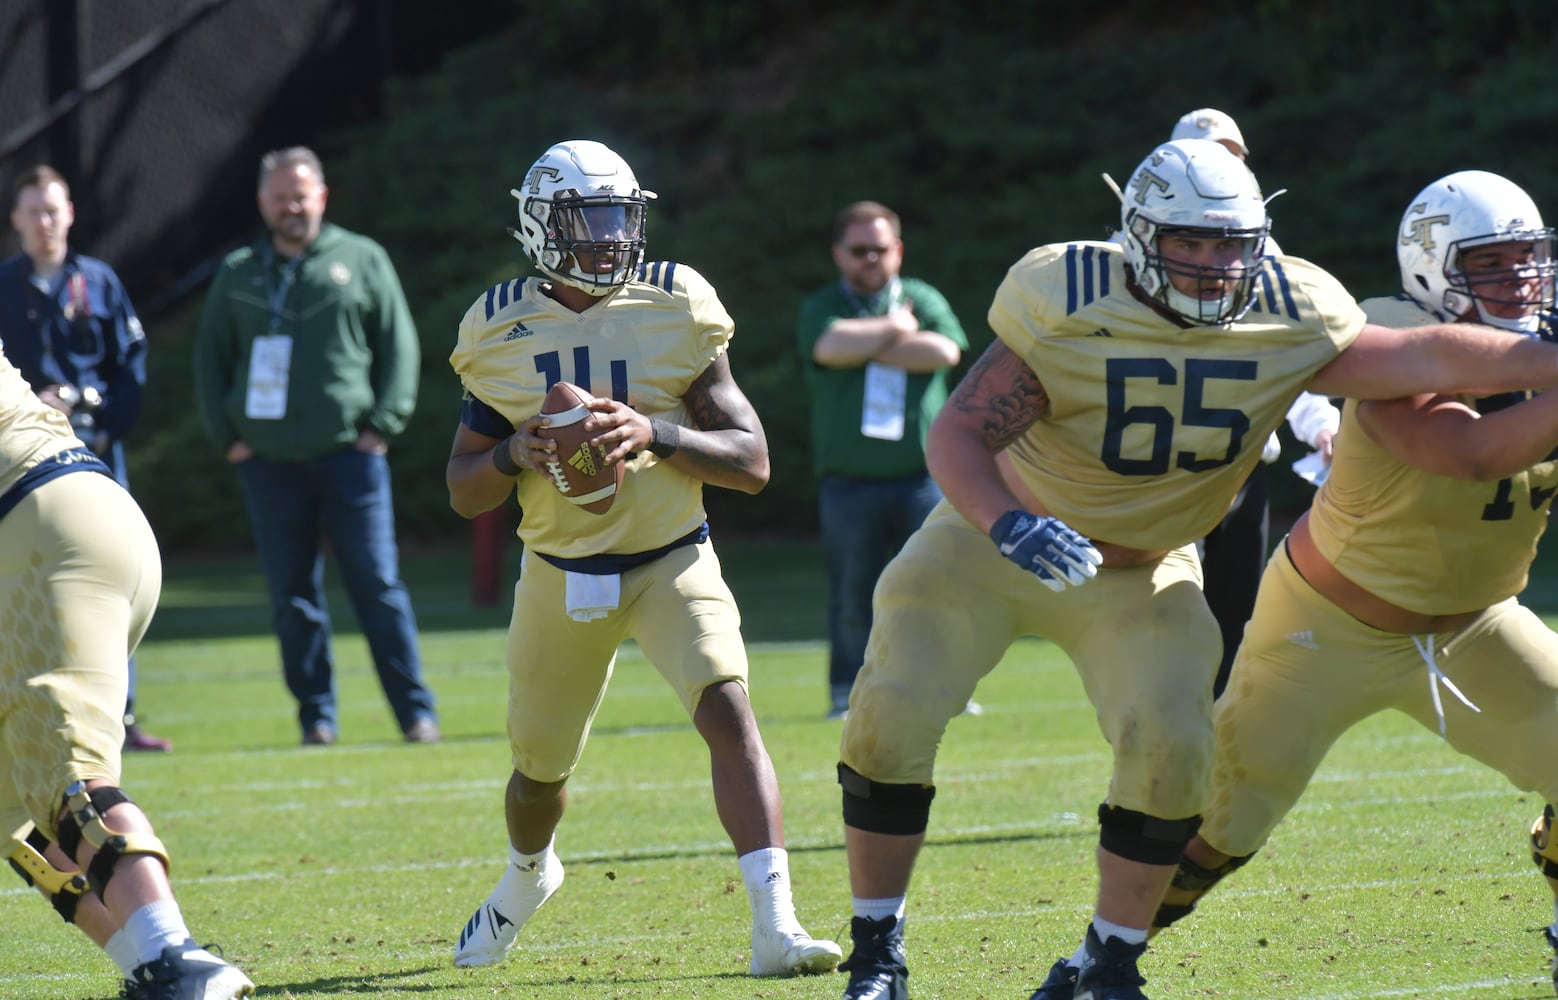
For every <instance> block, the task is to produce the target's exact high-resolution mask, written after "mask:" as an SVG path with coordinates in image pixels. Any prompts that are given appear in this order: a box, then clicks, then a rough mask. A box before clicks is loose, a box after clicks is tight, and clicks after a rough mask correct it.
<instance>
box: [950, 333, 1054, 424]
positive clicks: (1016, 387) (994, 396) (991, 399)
mask: <svg viewBox="0 0 1558 1000" xmlns="http://www.w3.org/2000/svg"><path fill="white" fill-rule="evenodd" d="M948 405H950V406H955V407H957V408H958V409H959V410H961V411H962V412H964V413H970V414H974V415H976V416H978V417H979V418H980V422H981V425H982V428H983V432H984V441H985V444H986V445H987V446H988V447H989V448H990V450H991V451H992V452H994V451H1000V450H1001V449H1002V448H1005V447H1006V446H1007V445H1009V444H1011V443H1012V442H1013V441H1015V440H1017V439H1018V438H1019V437H1021V436H1022V432H1023V431H1025V430H1027V429H1028V428H1029V427H1030V426H1032V425H1033V422H1034V421H1036V420H1038V419H1039V418H1040V417H1043V416H1045V415H1047V414H1048V413H1049V393H1047V392H1045V391H1044V384H1043V383H1042V382H1040V381H1039V377H1038V375H1036V374H1034V372H1033V369H1032V368H1029V367H1028V366H1027V365H1026V364H1024V363H1023V360H1022V359H1021V358H1019V357H1018V356H1017V355H1015V354H1013V353H1012V350H1011V348H1009V347H1007V346H1006V345H1005V344H1003V343H1002V342H1001V341H999V340H997V341H995V342H994V343H992V344H991V345H990V347H989V349H988V350H986V351H985V353H984V354H982V355H981V356H980V358H979V360H978V361H976V362H974V366H973V367H972V368H970V369H969V371H968V374H967V375H965V376H964V377H963V381H961V382H959V383H958V387H957V389H956V390H955V391H954V392H953V394H952V398H951V399H950V400H949V401H948Z"/></svg>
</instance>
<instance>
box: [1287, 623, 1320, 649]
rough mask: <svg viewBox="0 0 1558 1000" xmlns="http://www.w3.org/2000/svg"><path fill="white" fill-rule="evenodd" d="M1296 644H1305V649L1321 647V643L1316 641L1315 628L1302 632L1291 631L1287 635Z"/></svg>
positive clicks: (1289, 640) (1288, 639)
mask: <svg viewBox="0 0 1558 1000" xmlns="http://www.w3.org/2000/svg"><path fill="white" fill-rule="evenodd" d="M1285 638H1286V639H1287V641H1288V642H1291V643H1292V644H1293V645H1295V646H1303V647H1304V648H1305V649H1319V648H1320V644H1319V643H1318V642H1315V633H1314V630H1313V629H1307V628H1306V629H1304V630H1303V631H1302V632H1289V633H1288V634H1287V636H1286V637H1285Z"/></svg>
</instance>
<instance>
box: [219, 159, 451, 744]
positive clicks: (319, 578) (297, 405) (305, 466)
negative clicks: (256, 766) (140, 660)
mask: <svg viewBox="0 0 1558 1000" xmlns="http://www.w3.org/2000/svg"><path fill="white" fill-rule="evenodd" d="M328 194H329V189H328V188H326V186H325V178H324V168H323V167H322V166H321V164H320V162H319V157H318V156H316V155H315V154H314V152H313V151H312V150H309V149H306V148H304V147H301V146H295V147H292V148H290V149H282V150H277V151H275V152H271V153H267V154H265V156H264V157H263V158H261V160H260V181H259V207H260V215H261V216H262V217H263V218H264V220H265V225H266V227H267V229H268V230H269V232H268V233H267V235H266V236H264V237H262V238H261V239H260V240H259V241H257V242H256V243H254V244H253V245H251V246H248V247H244V248H242V249H239V250H235V251H234V252H233V253H231V254H229V255H228V256H227V258H226V259H225V260H224V261H223V262H222V265H221V267H220V268H218V269H217V273H216V276H215V278H214V279H213V280H212V283H211V291H210V295H209V297H208V298H207V300H206V304H205V311H204V312H203V314H202V315H201V319H200V330H199V334H198V337H197V339H196V343H195V395H196V399H197V401H198V404H199V407H200V416H201V419H202V421H203V422H204V424H205V428H206V433H207V434H209V435H210V437H211V439H212V440H213V441H214V442H216V444H217V446H218V447H219V448H221V449H222V451H223V453H224V455H225V456H226V458H227V461H228V462H230V463H232V465H233V466H234V467H235V468H236V469H237V470H238V478H239V481H240V482H241V484H242V486H243V492H244V498H245V501H246V502H247V505H248V508H249V518H250V521H251V523H252V525H253V528H254V537H255V545H256V547H257V549H258V550H259V555H260V563H261V566H262V567H263V569H264V571H265V579H266V583H267V585H268V588H269V591H270V603H271V619H272V624H273V625H274V627H275V629H276V634H277V637H278V638H279V639H280V641H281V658H282V665H283V669H284V671H285V674H286V681H287V687H288V689H289V690H290V691H291V692H292V695H293V697H294V698H296V699H297V702H298V721H299V723H300V724H301V725H302V729H303V743H304V744H306V745H308V744H313V745H326V744H330V743H334V742H335V739H336V733H337V721H336V704H335V702H336V698H335V680H334V668H333V664H332V655H331V650H330V617H329V612H328V610H327V609H326V607H325V595H324V587H323V581H324V555H323V552H322V550H321V548H320V544H319V539H320V537H321V535H323V536H324V537H325V538H327V539H328V540H329V542H330V546H331V548H332V550H333V551H334V552H335V554H336V558H337V560H338V561H339V562H340V566H341V573H342V576H343V577H344V579H345V582H346V589H347V593H348V594H349V595H350V597H351V601H352V606H353V608H354V609H355V610H356V612H357V619H358V621H359V623H360V624H361V626H362V631H363V635H364V636H365V637H366V638H367V640H368V646H369V649H370V650H371V652H372V654H373V662H374V666H375V667H376V669H377V670H378V674H379V682H380V683H381V684H382V685H383V687H384V693H385V695H386V696H387V697H388V699H389V703H390V707H391V708H392V709H393V710H394V713H395V719H396V722H397V723H398V724H399V726H400V730H401V732H402V733H403V734H404V736H405V738H406V740H407V741H408V742H412V743H435V742H437V741H438V739H439V731H438V724H437V718H436V715H435V713H434V708H433V694H432V692H431V691H429V690H428V688H427V685H426V684H424V683H423V681H422V664H421V654H420V653H419V651H418V646H417V629H416V617H415V615H414V614H413V612H412V610H411V598H410V596H409V595H408V594H407V592H406V587H405V584H404V583H403V582H402V581H401V579H400V568H399V555H398V552H397V549H396V543H395V521H394V509H393V505H392V502H391V493H390V472H389V463H388V461H387V460H386V458H385V455H386V453H387V451H388V445H387V441H388V439H389V438H391V437H393V436H394V435H396V434H398V433H400V432H401V431H402V430H404V429H405V426H406V422H407V421H408V420H409V419H410V417H411V412H412V410H413V409H414V408H415V405H416V392H417V379H418V373H419V371H420V367H421V345H420V343H419V341H418V339H417V331H416V327H415V325H414V324H413V323H412V319H411V311H410V309H409V307H408V306H407V305H406V299H405V295H404V293H403V292H402V291H401V287H400V279H399V277H398V276H397V275H396V273H395V269H394V266H393V265H392V264H391V263H390V259H389V255H388V254H386V253H385V252H384V248H383V247H381V246H379V245H378V244H377V243H375V242H374V241H372V240H370V239H368V238H367V237H364V236H360V235H358V234H356V233H351V232H348V231H347V230H345V229H342V228H340V227H339V226H334V225H325V224H323V218H324V212H325V200H326V197H327V196H328Z"/></svg>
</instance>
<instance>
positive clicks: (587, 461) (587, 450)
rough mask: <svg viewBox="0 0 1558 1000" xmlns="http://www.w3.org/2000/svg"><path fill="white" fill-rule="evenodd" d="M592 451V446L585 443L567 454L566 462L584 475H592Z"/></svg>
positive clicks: (593, 466)
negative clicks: (570, 453)
mask: <svg viewBox="0 0 1558 1000" xmlns="http://www.w3.org/2000/svg"><path fill="white" fill-rule="evenodd" d="M593 452H594V449H593V448H591V447H589V446H588V445H585V446H584V447H583V448H580V449H579V450H578V451H576V452H574V453H573V454H572V455H571V456H569V458H568V464H569V465H571V466H573V467H574V468H575V469H578V470H579V471H580V472H582V473H584V474H585V475H586V476H593V475H595V455H594V454H593Z"/></svg>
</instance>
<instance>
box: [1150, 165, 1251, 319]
mask: <svg viewBox="0 0 1558 1000" xmlns="http://www.w3.org/2000/svg"><path fill="white" fill-rule="evenodd" d="M1270 229H1271V223H1270V222H1269V220H1268V219H1267V218H1266V201H1265V199H1264V198H1262V197H1261V193H1260V186H1259V185H1258V184H1257V183H1256V181H1255V175H1254V174H1252V173H1250V170H1249V168H1248V167H1246V166H1245V165H1244V164H1243V163H1242V162H1241V161H1240V160H1238V159H1236V158H1235V157H1232V156H1228V155H1227V154H1226V153H1225V152H1224V151H1223V150H1222V149H1221V148H1220V147H1219V145H1218V144H1217V143H1213V142H1211V141H1210V140H1206V139H1189V140H1178V141H1171V142H1167V143H1164V144H1163V145H1162V146H1160V147H1159V148H1158V151H1157V152H1156V153H1154V154H1153V155H1152V156H1151V157H1150V158H1149V159H1148V162H1146V163H1143V164H1142V165H1141V166H1140V167H1138V168H1137V170H1136V173H1135V174H1133V175H1132V177H1131V181H1130V184H1129V185H1127V187H1126V190H1125V198H1124V201H1123V202H1122V203H1121V205H1120V232H1121V234H1122V243H1123V244H1124V246H1125V259H1126V262H1127V263H1128V264H1129V265H1130V268H1131V274H1132V275H1134V276H1135V279H1136V282H1137V284H1139V285H1140V286H1141V289H1142V291H1143V292H1145V293H1146V294H1147V295H1148V296H1149V297H1151V298H1154V299H1156V300H1157V301H1158V302H1160V303H1161V304H1162V305H1164V306H1165V307H1167V308H1168V309H1169V310H1170V311H1172V312H1174V313H1177V314H1178V315H1180V316H1182V317H1183V318H1185V319H1186V320H1189V321H1190V322H1191V323H1194V324H1196V325H1197V326H1206V325H1210V324H1221V323H1231V322H1233V321H1234V320H1237V319H1239V318H1240V317H1241V316H1243V315H1244V312H1245V310H1247V309H1248V308H1249V307H1250V305H1251V304H1252V303H1253V301H1254V300H1253V298H1252V297H1251V294H1250V292H1251V289H1252V288H1253V287H1254V284H1255V276H1256V274H1257V271H1258V263H1259V261H1260V258H1261V256H1262V254H1263V253H1264V252H1265V243H1266V234H1267V232H1268V231H1269V230H1270ZM1187 234H1190V236H1189V238H1192V239H1197V240H1200V239H1205V238H1206V237H1207V236H1209V235H1211V236H1216V237H1217V239H1216V242H1215V243H1213V244H1212V245H1210V246H1208V247H1206V248H1205V249H1206V253H1205V254H1204V255H1197V256H1186V255H1184V254H1178V255H1176V254H1172V253H1165V246H1166V245H1167V244H1169V243H1170V242H1172V241H1173V240H1175V239H1176V238H1182V237H1186V236H1187ZM1171 275H1176V276H1179V277H1181V278H1184V279H1185V281H1184V282H1176V281H1172V280H1170V276H1171ZM1182 284H1184V285H1187V286H1188V288H1189V291H1182V290H1181V285H1182Z"/></svg>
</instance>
